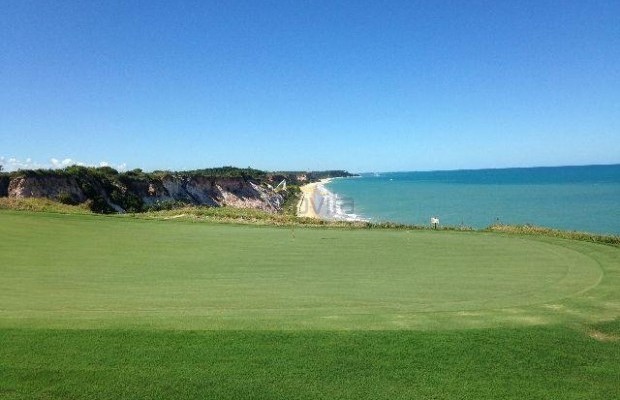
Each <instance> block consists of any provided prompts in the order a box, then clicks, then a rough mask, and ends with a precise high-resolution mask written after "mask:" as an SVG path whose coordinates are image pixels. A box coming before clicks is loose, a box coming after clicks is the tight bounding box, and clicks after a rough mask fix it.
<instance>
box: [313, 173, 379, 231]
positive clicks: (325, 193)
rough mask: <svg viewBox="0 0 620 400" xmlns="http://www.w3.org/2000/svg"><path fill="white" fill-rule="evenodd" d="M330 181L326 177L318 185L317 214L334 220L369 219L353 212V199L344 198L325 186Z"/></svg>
mask: <svg viewBox="0 0 620 400" xmlns="http://www.w3.org/2000/svg"><path fill="white" fill-rule="evenodd" d="M329 181H330V180H329V179H326V180H324V181H322V182H321V183H319V184H318V185H317V186H316V191H315V192H314V193H315V199H314V204H315V207H316V209H315V211H316V212H317V214H319V216H320V217H321V218H323V219H327V220H332V221H368V220H367V219H365V218H362V217H361V216H359V215H357V214H354V213H353V212H351V211H353V210H352V208H353V207H352V206H353V203H352V200H350V199H346V198H342V197H341V196H339V195H338V194H336V193H332V192H330V191H329V190H327V188H325V184H326V183H329Z"/></svg>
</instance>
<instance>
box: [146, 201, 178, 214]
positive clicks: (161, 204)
mask: <svg viewBox="0 0 620 400" xmlns="http://www.w3.org/2000/svg"><path fill="white" fill-rule="evenodd" d="M187 206H188V204H187V203H186V202H183V201H157V202H155V203H153V204H151V205H149V206H145V207H144V211H146V212H154V211H170V210H176V209H179V208H183V207H187Z"/></svg>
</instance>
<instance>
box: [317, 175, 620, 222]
mask: <svg viewBox="0 0 620 400" xmlns="http://www.w3.org/2000/svg"><path fill="white" fill-rule="evenodd" d="M324 189H326V190H327V191H328V192H327V193H326V194H327V195H328V196H331V197H330V199H331V201H330V200H328V201H325V204H327V205H329V210H327V209H326V210H323V215H330V216H331V217H333V218H335V219H366V220H370V221H374V222H384V221H391V222H400V223H407V224H415V225H428V224H429V223H430V218H431V217H436V218H438V219H439V221H440V224H441V225H444V226H466V227H472V228H485V227H487V226H489V225H492V224H496V223H501V224H515V225H516V224H518V225H522V224H531V225H536V226H544V227H550V228H557V229H565V230H575V231H585V232H594V233H603V234H620V165H604V166H580V167H541V168H511V169H485V170H459V171H432V172H390V173H365V174H361V176H359V177H353V178H338V179H334V180H332V181H331V182H329V183H327V184H325V185H324Z"/></svg>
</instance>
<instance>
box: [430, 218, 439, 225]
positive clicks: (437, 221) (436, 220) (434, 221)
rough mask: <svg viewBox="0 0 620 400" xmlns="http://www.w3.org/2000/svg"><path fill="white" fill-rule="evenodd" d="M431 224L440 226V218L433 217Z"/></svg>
mask: <svg viewBox="0 0 620 400" xmlns="http://www.w3.org/2000/svg"><path fill="white" fill-rule="evenodd" d="M431 224H433V225H439V218H435V217H431Z"/></svg>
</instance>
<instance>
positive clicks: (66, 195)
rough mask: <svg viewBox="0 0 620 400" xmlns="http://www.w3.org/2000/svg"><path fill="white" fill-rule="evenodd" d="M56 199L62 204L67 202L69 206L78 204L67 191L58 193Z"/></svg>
mask: <svg viewBox="0 0 620 400" xmlns="http://www.w3.org/2000/svg"><path fill="white" fill-rule="evenodd" d="M57 200H58V201H59V202H60V203H62V204H67V205H70V206H75V205H77V204H79V202H78V201H76V200H75V199H74V198H73V196H71V195H70V194H69V193H60V194H59V195H58V198H57Z"/></svg>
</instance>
